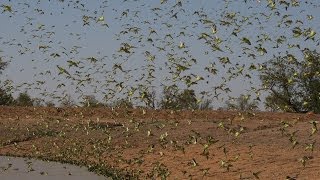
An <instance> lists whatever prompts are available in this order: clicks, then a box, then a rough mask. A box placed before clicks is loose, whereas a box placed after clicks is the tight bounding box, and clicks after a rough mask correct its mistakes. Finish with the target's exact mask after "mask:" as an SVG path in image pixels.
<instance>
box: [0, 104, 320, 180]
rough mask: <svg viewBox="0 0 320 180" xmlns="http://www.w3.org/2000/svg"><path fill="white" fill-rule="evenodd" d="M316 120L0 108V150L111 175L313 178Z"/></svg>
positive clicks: (318, 153)
mask: <svg viewBox="0 0 320 180" xmlns="http://www.w3.org/2000/svg"><path fill="white" fill-rule="evenodd" d="M319 120H320V116H319V115H314V114H288V113H265V112H256V113H244V112H243V113H240V112H225V111H194V112H191V111H182V112H173V111H170V110H167V111H157V110H142V109H135V110H126V109H115V110H111V109H103V108H97V109H95V108H91V109H84V108H74V109H71V108H70V109H61V108H14V107H0V155H13V156H29V157H37V158H40V159H48V160H54V161H62V162H69V163H73V164H78V165H86V166H88V167H89V169H90V170H92V171H95V172H97V173H102V174H104V175H108V176H112V177H114V178H130V177H136V178H139V179H160V178H165V177H166V178H167V179H258V178H260V179H290V178H292V179H319V178H320V163H319V162H320V145H319V143H320V135H319V132H318V131H317V129H316V126H315V125H316V123H314V124H312V121H319ZM318 126H320V125H319V124H318ZM317 128H318V127H317ZM312 129H313V130H312ZM312 145H313V146H312Z"/></svg>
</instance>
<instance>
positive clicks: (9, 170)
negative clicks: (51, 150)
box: [0, 156, 107, 180]
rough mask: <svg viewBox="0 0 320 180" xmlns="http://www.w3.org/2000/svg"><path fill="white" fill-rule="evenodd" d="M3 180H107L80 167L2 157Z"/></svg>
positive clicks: (0, 167)
mask: <svg viewBox="0 0 320 180" xmlns="http://www.w3.org/2000/svg"><path fill="white" fill-rule="evenodd" d="M0 179H1V180H60V179H64V180H88V179H90V180H102V179H107V178H106V177H103V176H98V175H96V174H94V173H93V172H89V171H88V170H87V169H86V168H85V167H78V166H74V165H69V164H61V163H58V162H46V161H41V160H34V159H28V158H16V157H6V156H0Z"/></svg>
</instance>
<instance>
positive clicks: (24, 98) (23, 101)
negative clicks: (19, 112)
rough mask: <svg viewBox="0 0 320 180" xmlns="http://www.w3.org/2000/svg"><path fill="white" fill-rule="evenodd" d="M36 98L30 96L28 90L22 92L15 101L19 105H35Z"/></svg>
mask: <svg viewBox="0 0 320 180" xmlns="http://www.w3.org/2000/svg"><path fill="white" fill-rule="evenodd" d="M33 103H34V100H33V99H32V98H31V97H30V96H29V94H28V93H27V92H24V93H20V94H19V96H18V98H17V99H16V101H15V105H17V106H33Z"/></svg>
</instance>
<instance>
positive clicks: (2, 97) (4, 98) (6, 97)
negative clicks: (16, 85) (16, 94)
mask: <svg viewBox="0 0 320 180" xmlns="http://www.w3.org/2000/svg"><path fill="white" fill-rule="evenodd" d="M7 65H8V63H7V62H4V61H3V60H2V57H0V74H2V71H3V70H4V69H5V68H6V67H7ZM13 103H14V99H13V97H12V95H11V94H9V93H7V91H6V90H5V89H4V88H2V87H0V105H5V106H9V105H12V104H13Z"/></svg>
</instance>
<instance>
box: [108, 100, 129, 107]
mask: <svg viewBox="0 0 320 180" xmlns="http://www.w3.org/2000/svg"><path fill="white" fill-rule="evenodd" d="M111 107H115V108H121V109H123V108H125V109H128V108H129V109H131V108H133V103H132V102H131V101H130V100H129V99H120V100H117V101H115V102H114V103H113V104H112V105H111Z"/></svg>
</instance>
